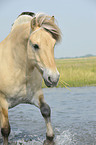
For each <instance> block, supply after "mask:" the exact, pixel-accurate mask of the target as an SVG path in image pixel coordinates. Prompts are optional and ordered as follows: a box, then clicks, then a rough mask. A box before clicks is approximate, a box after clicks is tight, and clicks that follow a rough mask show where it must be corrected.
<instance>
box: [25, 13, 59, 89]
mask: <svg viewBox="0 0 96 145" xmlns="http://www.w3.org/2000/svg"><path fill="white" fill-rule="evenodd" d="M59 40H60V30H59V28H58V27H57V25H56V24H55V23H54V17H53V16H52V17H50V16H46V15H44V14H38V15H37V16H35V17H34V18H33V19H32V20H31V29H30V37H29V42H28V57H29V58H30V57H31V58H32V60H33V62H34V65H35V66H36V67H37V68H38V70H39V71H40V72H41V74H42V76H43V79H44V82H45V84H46V86H48V87H54V86H56V85H57V83H58V81H59V76H60V75H59V72H58V70H57V68H56V64H55V59H54V46H55V44H56V42H57V41H59Z"/></svg>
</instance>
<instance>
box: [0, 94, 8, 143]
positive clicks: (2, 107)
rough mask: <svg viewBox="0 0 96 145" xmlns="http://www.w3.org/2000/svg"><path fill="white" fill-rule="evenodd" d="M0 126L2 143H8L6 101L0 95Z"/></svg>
mask: <svg viewBox="0 0 96 145" xmlns="http://www.w3.org/2000/svg"><path fill="white" fill-rule="evenodd" d="M0 127H1V134H2V136H3V145H8V136H9V134H10V124H9V120H8V103H7V101H6V100H5V99H4V96H1V95H0Z"/></svg>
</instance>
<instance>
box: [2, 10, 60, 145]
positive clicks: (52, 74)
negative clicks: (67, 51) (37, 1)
mask: <svg viewBox="0 0 96 145" xmlns="http://www.w3.org/2000/svg"><path fill="white" fill-rule="evenodd" d="M59 40H60V29H59V28H58V26H57V25H56V23H55V21H54V17H53V16H52V17H50V16H48V15H45V14H42V13H38V14H34V13H31V12H23V13H22V14H21V15H19V16H18V18H17V19H16V20H15V22H14V24H13V26H12V29H11V32H10V34H9V35H8V36H7V37H6V38H5V39H4V40H3V41H2V42H1V43H0V128H1V134H2V136H3V144H4V145H8V136H9V134H10V124H9V120H8V109H10V108H12V107H14V106H16V105H18V104H20V103H29V104H34V105H35V106H37V107H38V108H39V109H40V111H41V114H42V116H43V117H44V119H45V123H46V128H47V131H46V140H45V142H44V144H51V143H52V142H53V138H54V133H53V129H52V126H51V119H50V115H51V109H50V107H49V105H48V104H46V103H45V101H44V96H43V92H42V78H43V79H44V82H45V84H46V86H47V87H54V86H56V85H57V83H58V80H59V72H58V71H57V68H56V64H55V60H54V46H55V44H56V42H59Z"/></svg>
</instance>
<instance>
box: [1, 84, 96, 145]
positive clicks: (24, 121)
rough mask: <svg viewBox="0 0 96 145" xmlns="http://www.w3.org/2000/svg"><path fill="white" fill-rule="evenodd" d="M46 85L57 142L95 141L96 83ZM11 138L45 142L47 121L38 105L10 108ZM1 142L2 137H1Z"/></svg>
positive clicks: (81, 144)
mask: <svg viewBox="0 0 96 145" xmlns="http://www.w3.org/2000/svg"><path fill="white" fill-rule="evenodd" d="M70 90H71V91H69V90H67V89H65V88H58V89H57V88H53V89H44V90H43V91H44V95H45V100H46V102H47V103H48V104H49V105H50V107H51V109H52V125H53V129H54V132H55V142H56V145H96V87H81V88H70ZM9 120H10V124H11V128H12V130H11V134H10V137H9V142H10V144H11V145H12V142H14V143H16V144H17V145H21V144H23V145H42V144H43V141H44V139H45V136H46V135H45V132H46V127H45V122H44V119H43V117H42V116H41V114H40V111H39V109H37V108H36V107H35V106H32V105H27V104H26V105H18V106H16V107H15V108H13V109H11V110H9ZM0 144H2V139H1V137H0Z"/></svg>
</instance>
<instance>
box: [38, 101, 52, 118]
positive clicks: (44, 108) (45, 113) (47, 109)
mask: <svg viewBox="0 0 96 145" xmlns="http://www.w3.org/2000/svg"><path fill="white" fill-rule="evenodd" d="M40 110H41V114H42V116H43V117H44V118H48V117H50V114H51V109H50V107H49V105H48V104H46V103H42V104H41V106H40Z"/></svg>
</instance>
